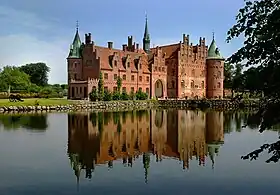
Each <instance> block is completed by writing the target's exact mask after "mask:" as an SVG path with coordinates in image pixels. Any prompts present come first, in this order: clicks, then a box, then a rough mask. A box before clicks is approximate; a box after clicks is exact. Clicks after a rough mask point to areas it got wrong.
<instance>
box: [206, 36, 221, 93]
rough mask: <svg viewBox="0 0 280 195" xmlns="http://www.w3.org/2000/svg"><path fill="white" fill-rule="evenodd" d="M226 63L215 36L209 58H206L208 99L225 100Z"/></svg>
mask: <svg viewBox="0 0 280 195" xmlns="http://www.w3.org/2000/svg"><path fill="white" fill-rule="evenodd" d="M224 62H225V59H224V58H223V57H222V56H221V54H220V50H219V48H218V47H217V45H216V41H215V37H214V34H213V40H212V42H211V45H210V47H209V49H208V56H207V58H206V66H207V84H206V87H207V89H206V96H207V98H210V99H211V98H223V91H224V89H223V88H224V86H223V81H224Z"/></svg>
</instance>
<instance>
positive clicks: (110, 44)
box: [108, 41, 113, 49]
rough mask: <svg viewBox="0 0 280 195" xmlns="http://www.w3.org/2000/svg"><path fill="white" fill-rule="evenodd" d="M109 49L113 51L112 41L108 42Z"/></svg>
mask: <svg viewBox="0 0 280 195" xmlns="http://www.w3.org/2000/svg"><path fill="white" fill-rule="evenodd" d="M108 48H109V49H113V42H111V41H109V42H108Z"/></svg>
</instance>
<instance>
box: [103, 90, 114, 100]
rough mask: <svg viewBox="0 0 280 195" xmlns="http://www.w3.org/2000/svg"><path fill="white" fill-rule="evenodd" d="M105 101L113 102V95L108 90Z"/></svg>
mask: <svg viewBox="0 0 280 195" xmlns="http://www.w3.org/2000/svg"><path fill="white" fill-rule="evenodd" d="M103 100H104V101H111V100H112V93H111V92H110V91H108V90H105V91H104V97H103Z"/></svg>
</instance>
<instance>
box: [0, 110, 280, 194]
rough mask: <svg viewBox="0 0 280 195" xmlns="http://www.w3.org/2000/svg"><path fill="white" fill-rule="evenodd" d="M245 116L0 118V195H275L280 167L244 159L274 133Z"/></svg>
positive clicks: (167, 113)
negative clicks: (261, 128)
mask: <svg viewBox="0 0 280 195" xmlns="http://www.w3.org/2000/svg"><path fill="white" fill-rule="evenodd" d="M249 115H250V113H246V112H216V111H215V112H214V111H212V112H202V111H190V110H148V111H133V112H104V113H97V112H93V113H88V112H81V113H49V114H26V115H23V114H22V115H20V114H13V115H7V114H5V115H0V156H1V158H0V179H1V182H0V194H1V195H6V194H7V195H27V194H28V195H29V194H38V195H46V194H59V195H64V194H65V195H66V194H67V195H71V194H106V195H110V194H114V195H126V194H127V195H131V194H141V195H142V194H145V195H149V194H153V195H154V194H161V195H165V194H172V195H173V194H176V195H181V194H182V195H183V194H239V195H240V194H254V195H256V194H262V195H263V194H279V190H280V185H279V180H280V174H279V173H280V166H279V164H278V163H266V162H265V161H266V160H267V159H268V158H269V157H270V155H269V154H268V153H267V152H264V153H263V154H262V155H261V156H260V157H259V158H258V159H257V160H255V161H250V160H242V159H241V156H242V155H245V154H247V153H249V152H251V151H253V150H255V149H257V148H259V147H260V146H261V145H262V144H264V143H271V142H275V141H277V140H278V136H279V134H278V131H277V129H275V130H273V131H272V130H271V131H265V132H264V133H259V132H258V129H257V128H256V127H254V126H250V127H246V128H242V126H243V124H244V123H245V121H246V119H247V118H248V116H249Z"/></svg>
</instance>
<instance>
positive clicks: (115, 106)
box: [0, 100, 260, 113]
mask: <svg viewBox="0 0 280 195" xmlns="http://www.w3.org/2000/svg"><path fill="white" fill-rule="evenodd" d="M259 106H260V103H259V101H258V100H243V101H241V102H232V101H230V100H158V101H154V100H143V101H141V100H139V101H111V102H89V103H83V104H82V103H81V104H73V105H56V106H8V107H0V113H4V112H41V111H45V112H48V111H78V110H97V111H102V110H109V111H123V110H136V109H151V108H183V109H194V108H198V109H204V108H210V109H219V110H220V109H222V110H232V109H240V108H256V109H257V108H259Z"/></svg>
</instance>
